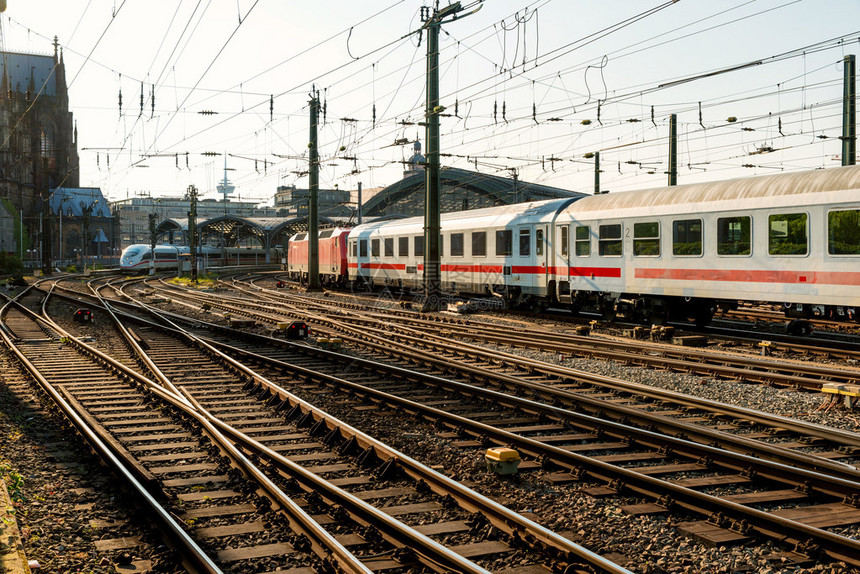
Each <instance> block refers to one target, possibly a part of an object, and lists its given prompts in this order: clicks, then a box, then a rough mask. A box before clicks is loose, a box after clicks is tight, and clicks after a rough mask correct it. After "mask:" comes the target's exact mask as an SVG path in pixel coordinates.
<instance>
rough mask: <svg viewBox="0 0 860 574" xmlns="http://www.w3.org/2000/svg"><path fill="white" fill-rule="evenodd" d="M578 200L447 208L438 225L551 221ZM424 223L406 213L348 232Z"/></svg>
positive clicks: (422, 219)
mask: <svg viewBox="0 0 860 574" xmlns="http://www.w3.org/2000/svg"><path fill="white" fill-rule="evenodd" d="M577 200H580V199H579V198H578V197H565V198H561V199H548V200H544V201H532V202H529V203H514V204H511V205H504V206H498V207H485V208H482V209H469V210H466V211H451V212H448V213H443V214H442V228H443V229H446V230H448V229H452V228H453V229H456V228H473V227H481V226H484V227H491V226H492V227H498V226H504V225H508V224H511V223H514V224H524V223H536V222H541V221H552V220H553V219H554V218H555V216H556V214H557V213H559V212H560V211H561V210H562V209H564V208H565V207H567V206H568V205H569V204H570V203H572V202H574V201H577ZM416 226H418V227H420V228H423V227H424V218H423V217H409V218H406V219H394V220H391V219H389V220H386V221H374V222H372V223H365V224H363V225H359V226H358V227H355V228H353V230H352V234H353V235H356V234H365V235H366V234H369V233H373V232H374V231H377V230H378V229H380V228H382V227H384V228H385V229H386V230H390V231H393V232H396V230H398V229H407V228H413V227H416Z"/></svg>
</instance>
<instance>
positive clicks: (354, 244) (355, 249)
mask: <svg viewBox="0 0 860 574" xmlns="http://www.w3.org/2000/svg"><path fill="white" fill-rule="evenodd" d="M350 244H352V256H353V257H358V242H357V241H350Z"/></svg>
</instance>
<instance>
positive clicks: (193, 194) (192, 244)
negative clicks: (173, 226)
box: [152, 185, 200, 283]
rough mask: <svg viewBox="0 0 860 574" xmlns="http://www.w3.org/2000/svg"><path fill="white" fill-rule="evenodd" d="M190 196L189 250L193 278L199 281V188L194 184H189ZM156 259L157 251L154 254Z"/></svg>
mask: <svg viewBox="0 0 860 574" xmlns="http://www.w3.org/2000/svg"><path fill="white" fill-rule="evenodd" d="M188 198H189V199H190V200H191V206H190V207H191V209H190V210H189V212H188V236H189V242H188V243H189V251H190V254H191V280H192V281H193V282H194V283H197V244H198V243H199V242H200V238H199V237H197V188H196V187H194V186H193V185H189V186H188ZM152 258H153V260H154V259H155V252H153V254H152Z"/></svg>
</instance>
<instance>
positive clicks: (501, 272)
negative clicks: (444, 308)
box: [291, 166, 860, 323]
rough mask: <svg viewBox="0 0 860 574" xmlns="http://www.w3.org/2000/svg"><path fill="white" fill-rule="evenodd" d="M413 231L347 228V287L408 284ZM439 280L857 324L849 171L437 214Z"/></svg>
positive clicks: (469, 287) (415, 280) (491, 290)
mask: <svg viewBox="0 0 860 574" xmlns="http://www.w3.org/2000/svg"><path fill="white" fill-rule="evenodd" d="M423 226H424V221H423V218H411V219H401V220H394V221H385V222H378V223H368V224H364V225H360V226H358V227H356V228H354V229H353V230H352V231H351V232H350V233H349V236H348V242H349V244H348V257H347V263H346V264H347V270H346V271H347V272H348V277H349V280H350V281H352V282H356V283H361V284H366V285H371V286H382V285H391V286H402V287H411V288H420V286H421V285H422V279H423V263H424V261H423V255H424V235H423ZM291 263H292V262H291ZM442 285H443V288H444V289H445V290H446V291H452V292H461V293H484V294H493V295H497V296H500V297H504V298H505V299H506V300H507V301H508V302H509V303H510V304H512V305H523V304H525V305H531V306H536V307H541V306H545V305H549V304H553V303H558V304H566V305H568V306H570V307H571V308H573V309H584V308H592V309H597V310H599V311H601V312H602V313H603V315H604V316H605V317H606V318H608V319H611V318H612V317H614V316H615V315H616V314H623V315H625V316H627V317H631V318H638V319H640V320H643V321H648V322H653V323H662V322H663V321H665V320H666V319H668V318H682V319H691V320H694V321H696V322H697V323H707V322H708V321H709V320H710V319H711V317H712V316H713V314H714V312H715V310H716V309H717V307H722V308H733V307H736V306H737V304H738V302H740V301H756V302H775V303H780V304H782V305H783V307H784V309H785V310H786V314H787V315H789V316H794V317H809V316H812V315H813V314H814V315H822V316H828V317H835V318H843V319H845V318H847V319H856V318H857V312H858V311H860V166H848V167H838V168H831V169H827V170H815V171H808V172H799V173H788V174H778V175H772V176H762V177H753V178H742V179H734V180H727V181H719V182H713V183H704V184H690V185H679V186H674V187H662V188H657V189H648V190H642V191H631V192H622V193H610V194H602V195H595V196H587V197H583V198H579V199H577V198H571V199H560V200H549V201H542V202H535V203H529V204H516V205H509V206H503V207H498V208H488V209H478V210H472V211H463V212H455V213H447V214H443V216H442Z"/></svg>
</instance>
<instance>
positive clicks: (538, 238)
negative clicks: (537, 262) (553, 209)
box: [535, 229, 543, 255]
mask: <svg viewBox="0 0 860 574" xmlns="http://www.w3.org/2000/svg"><path fill="white" fill-rule="evenodd" d="M535 255H543V229H535Z"/></svg>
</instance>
